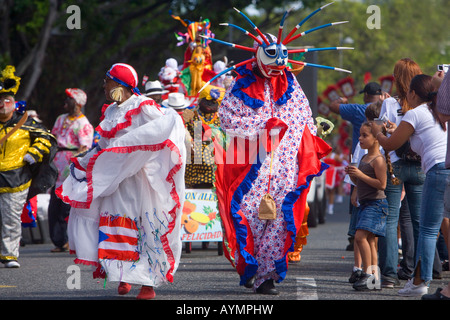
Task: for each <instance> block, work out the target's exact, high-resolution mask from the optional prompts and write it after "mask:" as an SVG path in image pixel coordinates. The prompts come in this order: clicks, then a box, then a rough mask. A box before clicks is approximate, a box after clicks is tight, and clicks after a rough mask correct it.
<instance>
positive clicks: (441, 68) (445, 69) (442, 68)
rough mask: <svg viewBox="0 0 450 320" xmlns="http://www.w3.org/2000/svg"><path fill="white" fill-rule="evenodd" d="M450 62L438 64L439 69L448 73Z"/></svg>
mask: <svg viewBox="0 0 450 320" xmlns="http://www.w3.org/2000/svg"><path fill="white" fill-rule="evenodd" d="M449 66H450V65H449V64H438V66H437V69H438V71H444V73H447V71H448V67H449Z"/></svg>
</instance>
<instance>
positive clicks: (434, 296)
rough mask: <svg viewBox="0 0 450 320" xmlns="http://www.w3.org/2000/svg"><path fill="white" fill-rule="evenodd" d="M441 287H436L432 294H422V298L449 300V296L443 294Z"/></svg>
mask: <svg viewBox="0 0 450 320" xmlns="http://www.w3.org/2000/svg"><path fill="white" fill-rule="evenodd" d="M441 291H442V288H437V289H436V292H435V293H433V294H424V295H423V296H422V300H450V298H449V297H447V296H444V295H443V294H442V293H441Z"/></svg>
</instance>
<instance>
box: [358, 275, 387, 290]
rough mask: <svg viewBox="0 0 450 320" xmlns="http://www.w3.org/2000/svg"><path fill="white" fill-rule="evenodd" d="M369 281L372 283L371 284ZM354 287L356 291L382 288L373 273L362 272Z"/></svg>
mask: <svg viewBox="0 0 450 320" xmlns="http://www.w3.org/2000/svg"><path fill="white" fill-rule="evenodd" d="M369 281H371V285H370V286H369ZM353 289H355V290H356V291H368V290H381V287H380V285H379V284H378V285H377V283H376V280H375V277H374V276H373V275H372V274H368V273H365V272H362V274H361V277H359V279H358V280H357V281H356V282H355V283H354V284H353Z"/></svg>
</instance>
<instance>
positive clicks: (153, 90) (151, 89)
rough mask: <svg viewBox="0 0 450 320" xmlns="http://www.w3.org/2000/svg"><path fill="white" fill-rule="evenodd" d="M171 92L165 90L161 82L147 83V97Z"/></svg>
mask: <svg viewBox="0 0 450 320" xmlns="http://www.w3.org/2000/svg"><path fill="white" fill-rule="evenodd" d="M167 92H169V91H168V90H164V89H163V87H162V85H161V82H159V81H158V80H155V81H147V82H146V83H145V94H144V95H145V96H147V97H148V96H153V95H155V94H165V93H167Z"/></svg>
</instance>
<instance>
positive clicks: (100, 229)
mask: <svg viewBox="0 0 450 320" xmlns="http://www.w3.org/2000/svg"><path fill="white" fill-rule="evenodd" d="M104 81H105V83H104V86H103V87H104V91H105V96H106V98H107V100H109V101H111V102H112V103H111V104H110V105H104V107H103V110H102V117H101V122H100V124H99V126H98V127H97V128H96V131H97V132H98V133H99V134H100V136H101V138H100V140H99V141H98V145H97V146H96V147H95V148H93V149H91V150H90V151H88V152H87V153H86V154H85V155H84V156H82V157H78V158H74V160H73V163H72V164H71V173H70V175H69V177H68V178H67V179H66V180H65V181H64V183H63V185H62V186H61V187H60V188H58V189H57V194H58V195H59V197H60V198H61V199H63V200H64V201H65V202H66V203H69V204H70V205H71V206H72V209H71V212H70V216H69V224H68V234H69V246H70V249H71V251H73V252H75V253H76V255H77V259H76V260H75V262H77V263H81V264H86V265H93V266H98V267H100V266H101V268H98V269H97V270H96V271H95V272H94V276H99V275H100V276H101V275H106V278H107V280H108V281H117V282H120V283H119V287H118V293H119V294H126V293H128V292H129V291H130V289H131V284H136V285H141V286H142V287H141V290H140V293H139V294H138V296H137V298H138V299H152V298H154V297H155V292H154V289H153V288H154V287H158V286H159V285H161V284H163V283H166V282H173V277H174V274H175V272H176V270H177V268H178V264H179V260H180V255H181V249H182V245H181V239H180V226H181V224H180V219H181V208H182V207H183V201H184V171H185V161H184V159H185V154H186V149H185V144H184V138H185V131H184V125H183V122H182V119H181V117H180V116H179V115H178V114H177V113H176V112H175V111H174V110H172V109H170V108H161V107H160V106H159V105H158V104H156V103H155V102H154V101H153V100H152V99H150V98H147V97H145V96H143V95H141V94H140V93H139V90H138V89H137V84H138V76H137V73H136V71H135V70H134V68H133V67H131V66H130V65H127V64H123V63H117V64H114V65H113V66H112V67H111V68H110V69H109V71H108V72H107V73H106V77H105V80H104Z"/></svg>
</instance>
